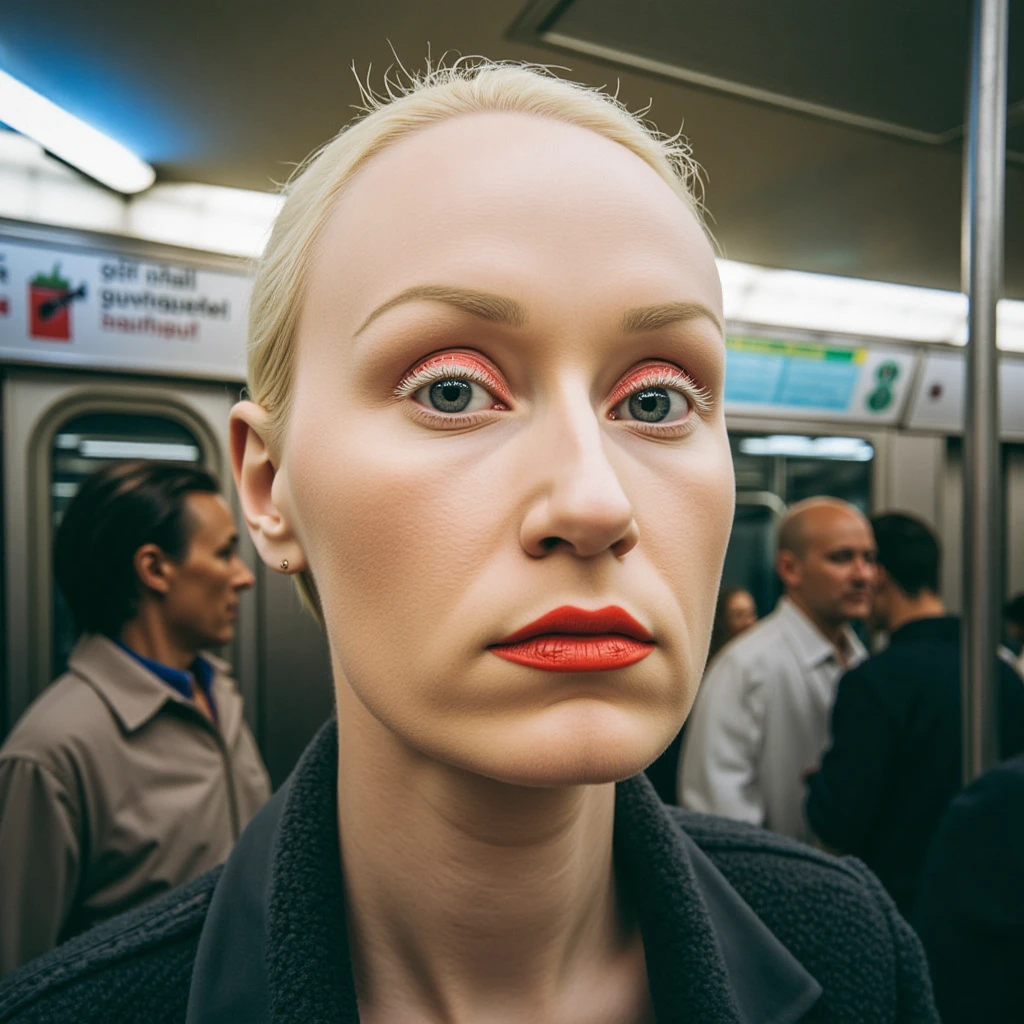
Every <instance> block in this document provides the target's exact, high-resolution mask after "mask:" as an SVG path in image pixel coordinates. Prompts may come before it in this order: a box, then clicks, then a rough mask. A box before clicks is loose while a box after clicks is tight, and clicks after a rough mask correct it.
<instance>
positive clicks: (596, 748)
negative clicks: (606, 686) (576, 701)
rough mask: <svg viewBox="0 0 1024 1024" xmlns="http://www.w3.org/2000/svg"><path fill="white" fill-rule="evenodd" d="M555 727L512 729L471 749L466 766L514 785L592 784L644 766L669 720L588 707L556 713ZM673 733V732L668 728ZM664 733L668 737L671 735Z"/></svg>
mask: <svg viewBox="0 0 1024 1024" xmlns="http://www.w3.org/2000/svg"><path fill="white" fill-rule="evenodd" d="M560 717H562V718H563V720H562V721H561V722H560V723H558V728H557V729H552V728H551V726H550V723H545V725H544V726H542V727H540V728H525V729H520V730H511V731H510V732H509V733H508V734H507V735H506V736H505V737H504V740H503V742H495V743H492V744H488V745H486V746H482V747H481V748H479V749H478V750H476V751H473V752H472V754H471V756H470V758H469V759H468V760H469V762H470V763H469V764H466V767H469V768H471V770H473V771H475V772H477V773H478V774H480V775H485V776H487V777H488V778H491V779H495V780H496V781H499V782H505V783H508V784H510V785H519V786H544V787H558V786H594V785H603V784H607V783H611V782H621V781H622V780H623V779H628V778H631V777H632V776H634V775H636V774H637V773H639V772H641V771H643V770H644V768H646V767H647V765H649V764H650V763H651V762H652V761H654V760H655V758H657V756H658V754H659V753H660V752H661V750H662V749H664V747H665V745H666V743H667V742H668V741H667V740H664V739H663V733H664V732H666V729H667V728H669V729H678V726H677V725H675V724H674V723H672V724H670V725H669V726H668V727H666V725H665V724H664V723H660V722H653V723H652V722H651V721H649V720H646V716H640V717H637V716H633V715H626V714H622V713H618V714H616V713H608V712H607V709H606V710H605V713H600V712H599V713H597V714H593V713H589V714H581V715H565V716H560ZM671 735H674V732H673V733H672V734H671ZM671 735H669V739H671Z"/></svg>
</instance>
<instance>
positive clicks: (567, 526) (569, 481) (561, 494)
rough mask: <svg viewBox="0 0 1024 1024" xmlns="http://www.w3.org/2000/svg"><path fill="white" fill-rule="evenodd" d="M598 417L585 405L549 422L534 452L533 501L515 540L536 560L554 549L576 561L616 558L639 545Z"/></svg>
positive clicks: (632, 515) (625, 495) (624, 495)
mask: <svg viewBox="0 0 1024 1024" xmlns="http://www.w3.org/2000/svg"><path fill="white" fill-rule="evenodd" d="M597 417H598V414H597V413H595V412H594V411H593V409H591V408H590V407H589V405H588V407H587V409H586V412H583V411H581V410H574V411H573V412H572V413H571V414H569V413H568V412H566V413H564V414H563V415H560V416H557V417H552V421H553V422H552V423H551V424H550V425H549V429H548V430H546V431H545V434H546V436H545V437H544V438H542V439H539V441H540V443H539V444H538V447H536V448H535V449H534V451H535V452H539V453H540V455H539V456H538V457H537V463H536V467H537V479H536V488H535V496H534V497H533V499H532V500H531V501H530V503H529V506H528V508H527V512H526V514H525V516H524V518H523V523H522V527H521V531H520V539H521V543H522V546H523V549H524V550H525V551H526V552H527V553H528V554H530V555H532V556H534V557H536V558H541V557H543V556H545V555H547V554H549V553H551V552H553V551H555V550H557V549H559V548H565V549H568V550H569V551H571V552H572V553H573V554H574V555H576V556H578V557H580V558H593V557H594V556H595V555H599V554H601V553H602V552H604V551H610V552H611V553H612V554H613V555H615V556H616V557H618V558H621V557H622V556H623V555H625V554H626V553H627V552H629V551H631V550H632V549H633V548H634V547H636V544H637V541H638V540H639V539H640V531H639V528H638V526H637V523H636V519H635V517H634V511H633V505H632V502H631V501H630V500H629V497H628V496H627V494H626V492H625V490H624V488H623V486H622V482H621V480H620V479H619V475H618V473H617V472H616V469H615V467H614V465H613V464H612V461H611V460H610V459H609V457H608V453H607V451H606V449H605V446H606V444H607V440H606V438H605V436H604V431H603V430H602V428H601V423H600V421H599V419H598V418H597ZM534 443H536V441H535V442H534Z"/></svg>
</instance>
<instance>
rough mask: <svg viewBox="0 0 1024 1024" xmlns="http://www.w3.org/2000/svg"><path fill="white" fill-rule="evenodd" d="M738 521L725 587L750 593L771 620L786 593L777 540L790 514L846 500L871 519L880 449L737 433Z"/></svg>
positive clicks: (839, 440)
mask: <svg viewBox="0 0 1024 1024" xmlns="http://www.w3.org/2000/svg"><path fill="white" fill-rule="evenodd" d="M729 441H730V445H731V447H732V456H733V465H734V467H735V472H736V519H735V522H734V524H733V531H732V537H731V538H730V540H729V549H728V552H727V553H726V558H725V568H724V570H723V573H722V584H723V586H730V585H736V586H742V587H745V588H746V589H747V590H749V591H750V593H751V594H753V595H754V600H755V601H756V602H757V607H758V611H759V612H760V613H761V614H762V615H764V614H767V613H768V612H769V611H771V610H772V608H773V607H774V606H775V602H776V601H777V600H778V596H779V593H780V588H779V582H778V579H777V578H776V576H775V532H776V529H777V526H778V522H779V519H780V518H781V517H782V515H783V514H784V513H785V510H786V507H787V506H788V505H792V504H793V503H794V502H797V501H801V500H802V499H804V498H812V497H816V496H818V495H828V496H830V497H834V498H842V499H844V500H846V501H848V502H850V503H851V504H852V505H855V506H856V507H857V508H859V509H861V510H862V511H864V512H865V513H870V511H871V476H872V462H873V460H874V457H875V450H874V447H873V446H872V445H871V444H870V443H869V442H868V441H865V440H863V439H862V438H859V437H837V436H833V435H820V436H814V435H803V434H753V433H749V434H748V433H742V434H741V433H730V434H729Z"/></svg>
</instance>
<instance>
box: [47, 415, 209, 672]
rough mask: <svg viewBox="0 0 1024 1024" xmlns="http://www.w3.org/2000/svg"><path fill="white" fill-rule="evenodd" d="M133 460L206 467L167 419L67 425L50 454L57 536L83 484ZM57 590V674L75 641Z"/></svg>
mask: <svg viewBox="0 0 1024 1024" xmlns="http://www.w3.org/2000/svg"><path fill="white" fill-rule="evenodd" d="M129 459H146V460H152V461H156V462H180V463H202V462H203V461H204V459H203V450H202V447H201V446H200V444H199V441H198V440H197V439H196V437H195V436H194V435H193V434H192V433H191V432H190V431H189V430H187V429H186V428H185V427H184V426H182V425H181V424H180V423H177V422H176V421H174V420H172V419H169V418H167V417H165V416H144V415H138V414H135V413H119V412H98V413H87V414H85V415H81V416H75V417H73V418H72V419H69V420H67V421H66V422H65V423H63V424H62V425H61V427H60V429H59V430H58V431H57V434H56V436H55V437H54V440H53V448H52V450H51V452H50V522H51V526H52V533H51V536H56V532H57V527H58V526H59V525H60V521H61V519H62V518H63V517H64V512H65V511H66V510H67V507H68V505H69V504H70V503H71V499H72V498H73V497H74V496H75V494H76V492H77V491H78V488H79V486H80V485H81V483H82V481H83V480H84V479H85V478H86V477H87V476H88V475H89V474H90V473H93V472H95V471H96V470H97V469H99V468H100V467H101V466H104V465H107V464H108V463H110V462H121V461H125V460H129ZM52 591H53V670H54V672H53V674H54V676H57V675H60V674H61V673H62V672H64V670H65V668H66V667H67V659H68V655H69V654H70V652H71V648H72V646H73V645H74V642H75V630H74V622H73V620H72V618H71V611H70V609H69V608H68V606H67V603H66V602H65V600H64V597H63V595H62V594H61V593H60V590H59V589H58V588H57V586H56V585H54V586H53V587H52Z"/></svg>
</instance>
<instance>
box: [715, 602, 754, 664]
mask: <svg viewBox="0 0 1024 1024" xmlns="http://www.w3.org/2000/svg"><path fill="white" fill-rule="evenodd" d="M755 622H757V605H756V604H755V603H754V597H753V595H752V594H751V593H750V591H749V590H747V589H746V588H744V587H723V588H722V592H721V593H720V594H719V595H718V605H717V606H716V607H715V624H714V626H713V627H712V629H711V648H710V650H709V651H708V661H710V660H711V659H712V658H713V657H714V656H715V655H716V654H717V653H718V652H719V651H720V650H721V649H722V648H723V647H724V646H725V645H726V644H727V643H728V642H729V641H730V640H732V639H733V638H734V637H737V636H739V635H740V633H742V632H743V631H744V630H745V629H750V627H751V626H752V625H753V624H754V623H755Z"/></svg>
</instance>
